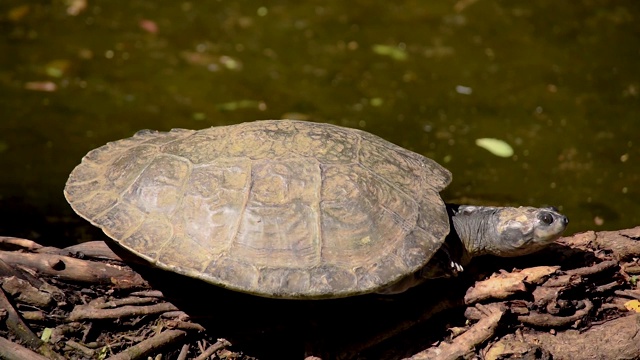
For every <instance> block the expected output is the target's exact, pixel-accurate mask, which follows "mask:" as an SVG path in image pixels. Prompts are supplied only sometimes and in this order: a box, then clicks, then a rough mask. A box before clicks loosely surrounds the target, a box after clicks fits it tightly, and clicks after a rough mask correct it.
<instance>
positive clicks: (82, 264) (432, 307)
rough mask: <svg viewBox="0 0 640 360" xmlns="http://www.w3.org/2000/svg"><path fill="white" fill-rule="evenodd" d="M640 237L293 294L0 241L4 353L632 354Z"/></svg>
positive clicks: (89, 253) (620, 235) (105, 254)
mask: <svg viewBox="0 0 640 360" xmlns="http://www.w3.org/2000/svg"><path fill="white" fill-rule="evenodd" d="M638 240H640V227H637V228H634V229H628V230H621V231H609V232H586V233H581V234H576V235H574V236H571V237H565V238H562V239H560V240H559V241H558V242H557V244H556V245H555V246H553V247H551V248H549V249H547V250H545V251H543V252H542V253H540V254H537V255H533V256H530V257H527V258H523V259H516V260H500V261H499V262H498V261H496V260H495V259H491V260H488V261H485V262H484V263H483V262H482V260H480V261H478V262H477V263H476V264H472V265H473V266H471V267H470V268H469V269H473V268H476V269H477V270H480V269H482V270H483V271H484V272H487V271H489V272H493V274H489V276H487V275H484V274H479V273H477V272H474V271H473V270H466V271H465V273H467V274H464V276H461V277H459V278H458V279H447V280H444V281H441V280H438V281H433V282H427V283H425V284H424V285H423V286H421V287H419V288H416V289H413V290H411V291H409V292H408V293H406V294H402V295H400V296H395V297H383V296H377V295H371V296H364V297H355V298H349V299H343V300H336V301H315V302H295V301H294V302H287V301H278V300H270V299H260V298H256V297H252V296H247V295H241V294H235V293H232V292H229V291H226V290H220V289H217V288H215V287H213V286H210V285H207V284H203V283H200V282H195V281H193V280H188V279H184V278H181V277H177V275H173V274H168V273H161V274H159V275H158V274H157V271H156V270H149V269H146V268H135V269H136V270H135V271H134V269H132V268H131V267H129V266H128V263H124V262H123V261H122V257H121V256H119V255H117V254H115V253H114V252H113V251H111V250H110V249H109V247H108V246H106V245H105V244H104V243H103V242H90V243H84V244H80V245H77V246H74V247H70V248H65V249H58V248H53V247H43V246H41V245H39V244H37V243H35V242H33V241H30V240H26V239H18V238H9V237H0V282H1V285H2V288H1V289H0V320H1V322H0V323H1V324H2V326H1V327H0V357H3V358H8V359H25V358H34V359H38V358H49V359H55V358H101V359H102V358H112V359H139V358H147V357H149V356H154V354H164V358H178V359H193V358H201V359H205V358H210V357H211V356H216V354H217V356H219V357H227V358H237V359H252V358H253V357H252V355H257V356H258V358H264V359H268V358H283V359H284V358H304V356H308V358H310V359H311V358H315V359H319V358H322V359H330V358H355V357H358V358H364V359H366V358H372V359H373V358H376V359H378V358H389V359H400V358H410V359H459V358H470V357H473V356H477V357H483V358H485V359H504V358H532V359H533V358H539V359H544V358H553V359H569V358H570V359H582V358H583V359H590V358H640V345H638V344H639V343H638V342H637V339H635V336H636V335H635V334H636V333H638V331H639V330H640V314H637V312H640V301H638V300H640V289H638V288H637V286H636V284H637V280H638V275H640V264H638V263H637V261H636V259H637V258H639V257H640V241H638ZM498 266H500V267H498ZM504 269H512V270H504ZM140 274H142V275H140ZM174 276H176V277H177V279H178V280H176V281H173V280H170V278H172V277H174ZM475 279H478V280H475ZM169 284H170V286H168V285H169ZM434 289H435V290H434ZM167 294H168V296H167ZM169 299H171V301H169ZM464 307H466V309H465V310H464V311H462V310H463V308H464ZM447 309H449V310H447ZM196 317H197V318H198V319H200V320H199V321H197V322H196V321H194V320H193V319H194V318H196ZM222 336H224V337H225V338H227V337H230V338H231V340H232V342H233V343H234V346H235V347H231V344H230V342H229V341H227V340H225V339H219V337H222ZM283 339H284V342H283ZM274 344H278V345H277V347H276V346H275V345H274ZM297 349H299V350H297ZM238 351H241V352H243V353H240V352H238ZM38 354H39V355H38Z"/></svg>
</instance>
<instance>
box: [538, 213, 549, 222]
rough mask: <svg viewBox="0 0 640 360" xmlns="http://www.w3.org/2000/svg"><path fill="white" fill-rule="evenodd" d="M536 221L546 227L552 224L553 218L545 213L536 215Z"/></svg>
mask: <svg viewBox="0 0 640 360" xmlns="http://www.w3.org/2000/svg"><path fill="white" fill-rule="evenodd" d="M538 219H539V220H540V221H542V222H543V223H545V224H547V225H551V224H552V223H553V216H552V215H551V214H549V213H547V212H545V213H540V214H538Z"/></svg>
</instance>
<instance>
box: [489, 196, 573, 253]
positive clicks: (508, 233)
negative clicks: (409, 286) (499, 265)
mask: <svg viewBox="0 0 640 360" xmlns="http://www.w3.org/2000/svg"><path fill="white" fill-rule="evenodd" d="M496 215H497V222H496V231H497V235H498V238H497V239H496V241H494V243H493V244H492V248H493V249H494V251H492V253H493V254H494V255H498V256H504V257H511V256H520V255H527V254H531V253H533V252H536V251H538V250H540V249H542V248H543V247H545V246H547V245H549V244H551V243H552V242H554V241H555V240H556V239H558V238H559V237H560V235H562V232H563V231H564V229H565V228H566V227H567V224H569V219H567V217H566V216H564V215H562V214H560V213H559V212H558V211H557V209H555V208H552V207H548V208H533V207H525V206H523V207H518V208H509V207H507V208H502V209H500V211H498V212H497V213H496Z"/></svg>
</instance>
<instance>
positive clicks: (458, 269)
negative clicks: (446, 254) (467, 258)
mask: <svg viewBox="0 0 640 360" xmlns="http://www.w3.org/2000/svg"><path fill="white" fill-rule="evenodd" d="M449 266H450V267H451V271H452V272H453V273H454V275H458V273H461V272H463V271H464V268H463V267H462V265H460V264H458V263H457V262H455V261H451V263H449Z"/></svg>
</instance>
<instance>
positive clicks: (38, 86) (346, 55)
mask: <svg viewBox="0 0 640 360" xmlns="http://www.w3.org/2000/svg"><path fill="white" fill-rule="evenodd" d="M268 3H269V4H268V5H259V4H256V3H252V2H227V1H216V2H211V1H210V2H185V1H176V2H167V3H162V4H160V3H158V2H151V1H94V0H86V1H83V0H74V1H53V2H52V3H51V4H48V5H43V4H42V3H41V2H39V1H31V2H29V1H27V2H25V1H15V0H9V1H3V2H2V4H0V31H2V37H1V38H0V54H2V55H1V56H0V174H1V176H0V234H2V235H21V236H30V237H33V238H38V237H40V238H41V239H48V240H49V241H60V238H61V237H71V238H75V237H82V236H83V235H82V234H81V231H79V230H77V229H78V228H80V227H83V226H84V225H85V223H84V222H82V221H80V220H79V219H78V218H77V217H76V216H75V215H73V214H72V212H71V210H70V208H69V207H68V205H67V204H66V202H65V201H64V198H63V196H62V189H63V186H64V183H65V181H66V177H67V175H68V173H69V172H70V171H71V169H72V168H73V167H74V166H75V165H76V164H77V163H78V162H79V161H80V158H81V157H82V156H83V155H84V154H85V153H86V152H87V151H88V150H90V149H92V148H95V147H98V146H100V145H102V144H104V143H106V142H107V141H111V140H115V139H119V138H123V137H127V136H130V135H132V134H133V133H134V132H135V131H137V130H139V129H143V128H152V129H158V130H168V129H171V128H176V127H182V128H204V127H209V126H216V125H222V124H231V123H237V122H242V121H250V120H255V119H273V118H284V117H294V118H303V119H308V120H311V121H322V122H332V123H336V124H340V125H344V126H350V127H356V128H362V129H365V130H367V131H370V132H372V133H375V134H377V135H380V136H382V137H384V138H386V139H388V140H390V141H392V142H395V143H397V144H399V145H401V146H404V147H406V148H409V149H411V150H414V151H416V152H419V153H422V154H424V155H427V156H429V157H432V158H434V159H436V160H437V161H438V162H440V163H441V164H443V165H445V166H446V167H448V168H449V169H450V170H452V172H453V173H454V182H453V184H452V185H451V186H450V187H449V189H447V191H446V192H445V193H444V196H445V198H446V199H447V200H449V201H457V202H470V203H478V204H526V205H534V206H539V205H555V206H557V207H559V208H560V209H561V210H562V211H563V212H565V213H566V214H567V215H568V216H569V217H570V219H571V224H570V227H569V230H568V232H577V231H582V230H587V229H615V228H624V227H631V226H635V225H638V224H640V166H639V164H640V151H639V147H640V135H639V134H640V121H639V119H640V116H639V115H640V66H638V64H639V63H640V62H639V59H640V26H639V21H640V3H638V2H637V1H635V0H627V1H604V0H580V1H571V2H557V1H551V0H543V1H535V2H529V1H515V2H514V1H494V0H460V1H457V2H456V1H450V2H444V1H442V2H420V1H403V2H389V1H375V2H369V1H356V2H340V1H307V2H301V3H299V2H293V1H271V2H268ZM479 138H498V139H501V140H504V141H506V142H507V143H508V144H509V145H510V146H511V147H512V148H513V149H514V154H513V155H512V156H510V157H507V158H502V157H498V156H495V155H493V154H492V153H490V152H489V151H487V150H485V149H482V148H480V147H478V146H477V145H476V139H479ZM83 228H84V227H83Z"/></svg>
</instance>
